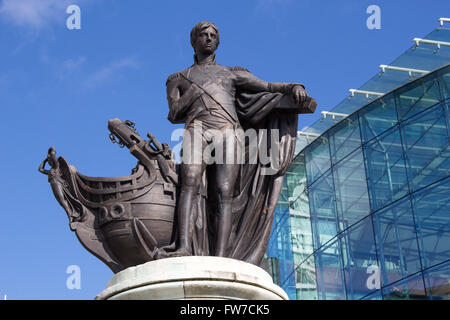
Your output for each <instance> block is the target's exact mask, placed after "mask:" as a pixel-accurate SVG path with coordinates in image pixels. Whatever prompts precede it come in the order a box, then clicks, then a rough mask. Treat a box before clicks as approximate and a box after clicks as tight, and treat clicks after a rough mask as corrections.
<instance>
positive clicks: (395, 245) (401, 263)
mask: <svg viewBox="0 0 450 320" xmlns="http://www.w3.org/2000/svg"><path fill="white" fill-rule="evenodd" d="M373 224H374V230H375V239H376V245H377V251H378V260H379V262H380V266H381V268H382V278H383V284H384V285H388V284H390V283H393V282H395V281H398V280H400V279H403V278H406V277H407V276H409V275H412V274H414V273H416V272H418V271H420V268H421V266H420V257H419V250H418V248H417V237H416V230H415V227H414V217H413V212H412V209H411V202H410V199H409V197H406V198H404V199H402V200H400V201H397V202H395V203H393V204H392V205H390V206H389V207H387V208H385V209H383V210H381V211H378V212H376V213H374V214H373Z"/></svg>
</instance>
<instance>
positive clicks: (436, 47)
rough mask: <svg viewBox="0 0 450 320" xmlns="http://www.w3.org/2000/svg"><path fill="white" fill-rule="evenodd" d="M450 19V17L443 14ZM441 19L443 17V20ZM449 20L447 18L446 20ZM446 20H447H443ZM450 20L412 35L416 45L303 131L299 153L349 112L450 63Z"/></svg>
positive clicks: (297, 146)
mask: <svg viewBox="0 0 450 320" xmlns="http://www.w3.org/2000/svg"><path fill="white" fill-rule="evenodd" d="M441 19H446V18H441ZM441 19H440V21H441ZM445 21H446V20H445ZM441 24H443V22H442V23H441ZM449 25H450V23H448V22H447V25H444V26H440V27H438V28H436V29H435V30H433V31H432V32H430V33H429V34H428V35H427V36H426V37H425V38H420V39H419V38H415V39H411V40H412V42H413V45H412V46H411V47H410V48H409V49H408V50H406V51H405V52H404V53H403V54H402V55H400V56H399V57H398V58H397V59H395V60H394V61H392V62H391V63H390V64H389V65H387V66H383V68H381V66H380V72H379V73H377V74H376V75H374V76H373V77H372V78H370V79H369V80H368V81H367V82H366V83H365V84H363V85H362V86H361V87H360V88H358V89H357V90H355V91H354V92H353V93H351V94H349V96H348V97H347V98H345V99H344V100H342V101H341V102H340V103H339V104H338V105H336V106H335V107H334V108H333V109H332V110H330V111H328V114H326V112H323V114H324V113H325V114H324V116H323V117H322V118H321V119H320V120H317V121H316V122H314V123H313V124H312V125H311V126H310V127H308V128H307V129H304V130H303V131H299V132H298V135H297V145H296V153H298V152H300V151H301V150H303V149H304V148H305V147H306V146H307V145H309V144H310V143H311V142H312V141H313V140H315V139H316V138H317V137H318V136H320V135H321V134H323V133H324V132H325V131H327V130H328V129H329V128H331V127H332V126H333V125H335V124H336V123H337V122H339V121H341V120H342V119H343V118H345V117H346V115H349V114H351V113H353V112H354V111H356V110H359V109H360V108H362V107H364V106H365V105H367V104H368V103H370V102H372V101H373V100H375V99H377V98H379V97H380V95H384V94H386V93H388V92H390V91H392V90H394V89H396V88H398V87H400V86H402V85H404V84H406V83H408V82H410V81H413V80H415V79H417V78H419V77H421V76H423V75H424V73H425V72H426V71H428V72H431V71H433V70H435V69H438V68H440V67H442V66H445V65H447V64H449V63H450V27H449Z"/></svg>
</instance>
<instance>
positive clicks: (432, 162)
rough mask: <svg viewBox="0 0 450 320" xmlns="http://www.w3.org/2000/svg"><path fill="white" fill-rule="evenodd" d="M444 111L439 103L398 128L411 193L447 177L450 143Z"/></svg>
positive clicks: (449, 171)
mask: <svg viewBox="0 0 450 320" xmlns="http://www.w3.org/2000/svg"><path fill="white" fill-rule="evenodd" d="M443 111H444V110H443V108H442V105H441V104H439V105H437V106H435V107H433V108H432V109H430V110H428V111H426V112H425V113H421V114H420V115H418V116H416V117H413V118H411V119H410V120H408V122H406V123H404V124H402V126H401V127H402V134H403V144H404V149H405V155H406V159H407V161H406V163H407V169H408V177H409V185H410V187H411V189H412V190H417V189H420V188H422V187H425V186H427V185H429V184H431V183H433V182H436V181H437V180H439V179H441V178H443V177H447V176H448V175H450V144H449V141H450V140H449V137H448V134H447V128H446V125H445V117H444V112H443Z"/></svg>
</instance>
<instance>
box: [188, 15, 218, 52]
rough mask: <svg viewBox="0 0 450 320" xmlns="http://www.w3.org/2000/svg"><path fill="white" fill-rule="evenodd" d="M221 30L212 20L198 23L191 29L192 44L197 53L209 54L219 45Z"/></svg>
mask: <svg viewBox="0 0 450 320" xmlns="http://www.w3.org/2000/svg"><path fill="white" fill-rule="evenodd" d="M219 43H220V40H219V30H218V29H217V27H216V25H215V24H214V23H212V22H208V21H202V22H199V23H197V24H196V25H195V26H194V28H192V31H191V45H192V47H193V48H194V51H195V54H199V53H200V54H203V55H209V54H212V53H214V51H216V49H217V47H218V46H219Z"/></svg>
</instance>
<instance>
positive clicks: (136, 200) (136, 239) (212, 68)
mask: <svg viewBox="0 0 450 320" xmlns="http://www.w3.org/2000/svg"><path fill="white" fill-rule="evenodd" d="M219 42H220V41H219V31H218V29H217V27H216V26H215V25H214V24H213V23H211V22H206V21H203V22H200V23H198V24H197V25H196V26H195V27H194V28H193V29H192V31H191V44H192V46H193V48H194V52H195V55H194V64H193V65H192V66H191V67H189V68H188V69H185V70H183V71H180V72H177V73H175V74H173V75H171V76H170V77H169V78H168V80H167V82H166V86H167V99H168V104H169V115H168V119H169V120H170V121H171V122H172V123H184V124H185V136H184V138H183V145H182V154H183V155H182V159H183V161H181V163H179V164H175V162H174V157H173V154H172V151H171V149H170V147H169V146H168V144H160V143H159V142H158V141H157V140H156V139H155V138H154V137H153V136H152V135H151V134H148V135H147V136H148V140H145V139H144V138H142V137H141V136H140V135H139V134H138V132H137V130H136V129H135V127H134V124H133V123H132V122H130V121H125V122H122V121H121V120H119V119H112V120H109V122H108V128H109V130H110V131H111V135H110V137H111V138H112V140H113V141H114V142H118V143H119V144H120V145H121V146H126V147H127V148H128V149H129V150H130V152H131V154H132V155H133V156H135V157H136V158H137V159H138V164H137V166H136V168H134V169H133V170H132V174H131V175H130V176H126V177H116V178H101V177H98V178H94V177H87V176H84V175H82V174H81V173H79V172H78V171H77V170H76V169H75V167H73V166H70V165H69V164H68V163H67V161H66V160H65V159H64V158H63V157H59V158H57V157H56V151H55V149H54V148H50V150H49V152H48V156H47V158H46V159H45V160H44V161H43V162H42V164H41V165H40V167H39V171H41V172H42V173H44V174H47V175H48V177H49V183H50V185H51V188H52V190H53V193H54V195H55V197H56V199H57V200H58V202H59V203H60V205H61V206H62V207H63V208H64V210H65V211H66V212H67V214H68V217H69V221H70V227H71V229H72V230H73V231H75V232H76V234H77V236H78V238H79V240H80V242H81V243H82V244H83V245H84V246H85V247H86V249H88V250H89V251H90V252H91V253H93V254H94V255H96V256H97V257H98V258H99V259H101V260H102V261H103V262H105V263H106V264H107V265H108V266H109V267H110V268H111V269H112V270H113V271H114V272H118V271H120V270H123V269H125V268H127V267H130V266H135V265H138V264H142V263H144V262H147V261H151V260H154V259H162V258H166V257H173V256H186V255H196V256H201V255H204V256H210V255H215V256H223V257H229V258H234V259H238V260H242V261H247V262H250V263H253V264H256V265H259V264H260V262H261V260H262V258H263V256H264V253H265V251H266V249H267V244H268V240H269V237H270V232H271V228H272V220H273V213H274V209H275V206H276V204H277V202H278V198H279V195H280V192H281V187H282V183H283V174H284V173H285V172H286V170H287V168H288V166H289V165H290V163H291V161H292V158H293V155H294V150H295V141H296V136H297V126H298V114H301V113H313V112H314V111H315V108H316V105H317V103H316V102H315V100H314V99H312V98H311V97H309V96H308V95H307V93H306V91H305V88H304V86H303V85H301V84H297V83H272V82H266V81H263V80H261V79H258V78H257V77H255V76H254V75H252V74H251V73H250V72H249V71H248V70H247V69H245V68H243V67H236V66H235V67H227V66H222V65H220V64H218V63H217V62H216V56H215V53H214V52H215V50H216V49H217V47H218V45H219ZM198 129H199V131H196V130H198ZM249 130H253V131H254V132H255V133H256V136H257V137H261V136H264V135H261V134H264V133H266V132H270V133H269V135H272V138H273V132H276V133H277V135H276V140H273V139H266V140H258V141H259V145H260V144H261V141H263V142H264V143H265V146H264V147H265V150H266V151H267V152H268V153H276V157H275V158H270V160H269V163H267V162H264V161H262V159H261V158H260V157H258V156H257V157H256V158H255V161H249V160H250V158H246V157H245V156H248V155H250V154H252V152H254V150H252V143H251V141H250V142H249V141H247V140H242V139H243V137H242V136H240V135H239V134H236V132H248V131H249ZM211 132H213V133H214V134H211ZM229 132H232V133H233V134H231V135H230V134H228V133H229ZM196 134H197V135H198V134H199V140H198V141H199V142H200V143H190V140H189V139H187V137H190V136H192V137H193V136H195V135H196ZM219 137H220V139H219ZM244 139H245V137H244ZM259 145H258V146H259ZM211 146H215V147H216V150H215V151H216V154H214V156H217V152H218V151H217V150H218V149H217V147H218V146H220V150H221V152H222V153H223V158H222V159H234V160H236V156H237V155H244V159H245V160H246V161H243V162H239V161H224V162H217V161H216V162H211V161H210V160H211V159H209V158H205V157H204V156H203V155H204V154H205V151H206V150H208V148H211ZM212 149H214V148H212ZM195 155H201V156H200V161H193V159H194V158H195ZM273 159H276V162H277V163H274V160H273ZM47 163H48V164H49V165H50V169H49V170H47V169H46V168H45V167H46V164H47ZM267 169H271V171H270V172H271V173H270V174H267V173H264V172H266V171H264V170H267Z"/></svg>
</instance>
